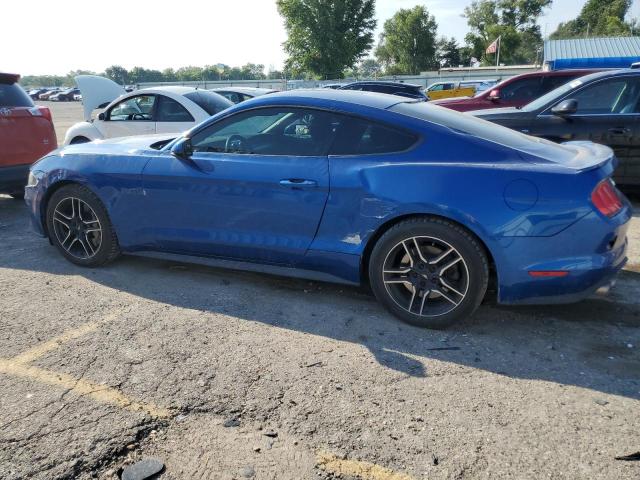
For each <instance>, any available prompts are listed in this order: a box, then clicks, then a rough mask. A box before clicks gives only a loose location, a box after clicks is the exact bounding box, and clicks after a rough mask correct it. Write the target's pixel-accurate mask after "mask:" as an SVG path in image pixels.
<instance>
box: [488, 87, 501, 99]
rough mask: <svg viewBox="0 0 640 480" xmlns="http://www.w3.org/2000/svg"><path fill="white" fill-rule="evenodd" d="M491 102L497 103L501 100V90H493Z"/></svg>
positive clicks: (490, 95) (490, 93)
mask: <svg viewBox="0 0 640 480" xmlns="http://www.w3.org/2000/svg"><path fill="white" fill-rule="evenodd" d="M488 98H489V100H491V101H492V102H497V101H498V100H500V90H498V89H497V88H496V89H494V90H491V91H490V92H489V97H488Z"/></svg>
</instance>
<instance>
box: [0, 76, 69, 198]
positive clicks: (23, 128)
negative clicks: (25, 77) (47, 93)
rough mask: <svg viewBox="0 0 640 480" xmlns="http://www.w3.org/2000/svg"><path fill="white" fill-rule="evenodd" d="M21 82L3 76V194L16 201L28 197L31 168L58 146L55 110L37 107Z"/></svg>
mask: <svg viewBox="0 0 640 480" xmlns="http://www.w3.org/2000/svg"><path fill="white" fill-rule="evenodd" d="M19 79H20V75H16V74H12V73H0V193H8V194H9V195H11V196H12V197H14V198H22V197H23V196H24V186H25V185H26V183H27V177H28V176H29V166H30V165H31V164H32V163H33V162H35V161H36V160H38V159H39V158H40V157H42V156H44V155H46V154H47V153H49V152H50V151H51V150H53V149H55V148H57V147H58V141H57V139H56V132H55V130H54V128H53V121H52V119H51V111H50V110H49V109H48V108H47V107H39V106H35V105H34V103H33V101H32V100H31V97H29V95H27V93H26V92H25V91H24V90H23V89H22V87H21V86H20V85H18V80H19Z"/></svg>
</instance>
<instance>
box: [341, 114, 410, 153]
mask: <svg viewBox="0 0 640 480" xmlns="http://www.w3.org/2000/svg"><path fill="white" fill-rule="evenodd" d="M338 123H339V125H337V127H336V128H337V131H336V138H335V140H334V142H333V145H332V147H331V151H330V153H329V154H330V155H375V154H384V153H397V152H403V151H405V150H408V149H409V148H411V147H412V146H413V145H414V144H415V143H416V142H417V141H418V137H417V136H416V135H414V134H412V133H409V132H406V131H403V130H399V129H396V128H392V127H388V126H386V125H381V124H379V123H376V122H371V121H368V120H364V119H360V118H355V117H348V116H346V115H345V116H341V118H340V120H339V122H338Z"/></svg>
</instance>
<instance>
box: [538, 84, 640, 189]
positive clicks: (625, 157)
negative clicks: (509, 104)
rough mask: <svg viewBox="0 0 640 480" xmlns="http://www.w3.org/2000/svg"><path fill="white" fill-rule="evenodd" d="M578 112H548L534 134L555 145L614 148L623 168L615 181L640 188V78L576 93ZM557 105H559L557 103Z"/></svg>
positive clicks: (543, 115)
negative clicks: (573, 143)
mask: <svg viewBox="0 0 640 480" xmlns="http://www.w3.org/2000/svg"><path fill="white" fill-rule="evenodd" d="M569 99H572V100H575V101H576V102H577V109H576V112H575V113H573V114H571V115H567V116H558V115H554V114H553V113H552V111H551V109H552V108H553V106H551V107H550V108H547V109H546V110H545V111H544V112H543V113H542V114H540V115H539V116H538V117H537V118H536V119H535V120H534V122H533V124H532V127H531V133H532V134H534V135H536V136H542V137H545V138H548V139H550V140H554V141H568V140H590V141H592V142H595V143H601V144H604V145H607V146H609V147H611V148H612V149H613V150H614V152H615V154H616V156H617V157H618V160H619V164H618V168H617V170H616V172H615V175H614V178H615V179H616V181H618V182H619V183H623V184H628V183H630V182H631V181H632V180H633V178H634V177H635V178H636V180H635V183H639V184H640V131H639V129H640V113H639V109H638V107H639V106H640V105H639V104H640V77H638V76H616V77H614V78H608V79H604V80H600V81H597V82H594V83H591V84H588V85H586V86H585V87H583V88H581V89H579V90H576V91H574V92H572V93H571V94H570V95H569V96H567V97H564V98H563V99H562V100H569ZM556 104H557V102H556Z"/></svg>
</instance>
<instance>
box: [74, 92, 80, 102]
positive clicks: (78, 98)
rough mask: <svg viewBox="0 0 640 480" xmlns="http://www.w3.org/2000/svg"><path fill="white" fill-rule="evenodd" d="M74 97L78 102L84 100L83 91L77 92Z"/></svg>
mask: <svg viewBox="0 0 640 480" xmlns="http://www.w3.org/2000/svg"><path fill="white" fill-rule="evenodd" d="M73 99H74V100H75V101H76V102H81V101H82V94H81V93H76V94H75V95H74V96H73Z"/></svg>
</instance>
